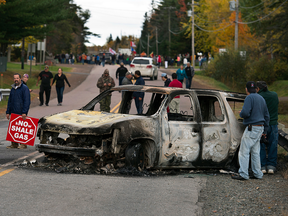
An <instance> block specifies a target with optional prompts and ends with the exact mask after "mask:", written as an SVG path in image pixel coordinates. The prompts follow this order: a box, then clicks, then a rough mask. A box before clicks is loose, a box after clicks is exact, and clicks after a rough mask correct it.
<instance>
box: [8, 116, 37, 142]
mask: <svg viewBox="0 0 288 216" xmlns="http://www.w3.org/2000/svg"><path fill="white" fill-rule="evenodd" d="M13 127H14V130H13ZM31 130H33V131H31ZM36 132H37V126H36V125H35V124H34V122H33V121H32V119H30V118H29V117H27V118H26V120H23V118H22V116H18V117H16V118H15V119H13V120H12V121H11V122H10V124H9V128H8V133H9V134H10V136H11V138H12V139H13V140H14V142H17V143H22V144H27V143H28V142H29V141H31V140H33V139H34V138H35V137H36ZM16 134H17V135H16ZM25 136H27V139H25ZM21 137H23V139H21Z"/></svg>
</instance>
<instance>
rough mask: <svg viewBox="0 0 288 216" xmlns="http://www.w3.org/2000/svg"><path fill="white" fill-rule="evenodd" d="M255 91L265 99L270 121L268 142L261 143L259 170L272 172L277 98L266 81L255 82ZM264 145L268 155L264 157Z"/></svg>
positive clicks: (275, 140) (276, 134)
mask: <svg viewBox="0 0 288 216" xmlns="http://www.w3.org/2000/svg"><path fill="white" fill-rule="evenodd" d="M257 92H258V94H259V95H261V96H262V97H263V98H264V100H265V101H266V104H267V107H268V111H269V115H270V122H269V128H268V131H267V139H266V140H267V141H268V143H266V144H265V143H261V149H260V158H261V171H262V172H263V174H265V173H267V172H268V174H274V172H275V171H276V165H277V145H278V104H279V99H278V95H277V93H276V92H273V91H269V90H268V87H267V84H266V82H264V81H258V82H257ZM266 147H267V153H268V157H266Z"/></svg>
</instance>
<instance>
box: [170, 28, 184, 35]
mask: <svg viewBox="0 0 288 216" xmlns="http://www.w3.org/2000/svg"><path fill="white" fill-rule="evenodd" d="M186 29H187V28H184V29H183V30H182V31H180V32H178V33H176V32H173V31H172V30H169V31H170V32H171V33H173V34H181V33H182V32H184V31H186Z"/></svg>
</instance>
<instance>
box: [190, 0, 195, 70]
mask: <svg viewBox="0 0 288 216" xmlns="http://www.w3.org/2000/svg"><path fill="white" fill-rule="evenodd" d="M191 15H192V17H191V18H192V26H191V27H192V52H191V55H192V56H191V63H192V66H193V67H194V68H195V59H194V55H195V53H194V52H195V48H194V0H192V14H191Z"/></svg>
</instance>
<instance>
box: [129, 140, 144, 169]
mask: <svg viewBox="0 0 288 216" xmlns="http://www.w3.org/2000/svg"><path fill="white" fill-rule="evenodd" d="M144 158H145V154H144V148H143V145H142V144H141V143H136V144H134V145H130V146H128V147H127V148H126V151H125V164H126V166H133V167H136V168H138V167H140V168H144Z"/></svg>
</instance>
